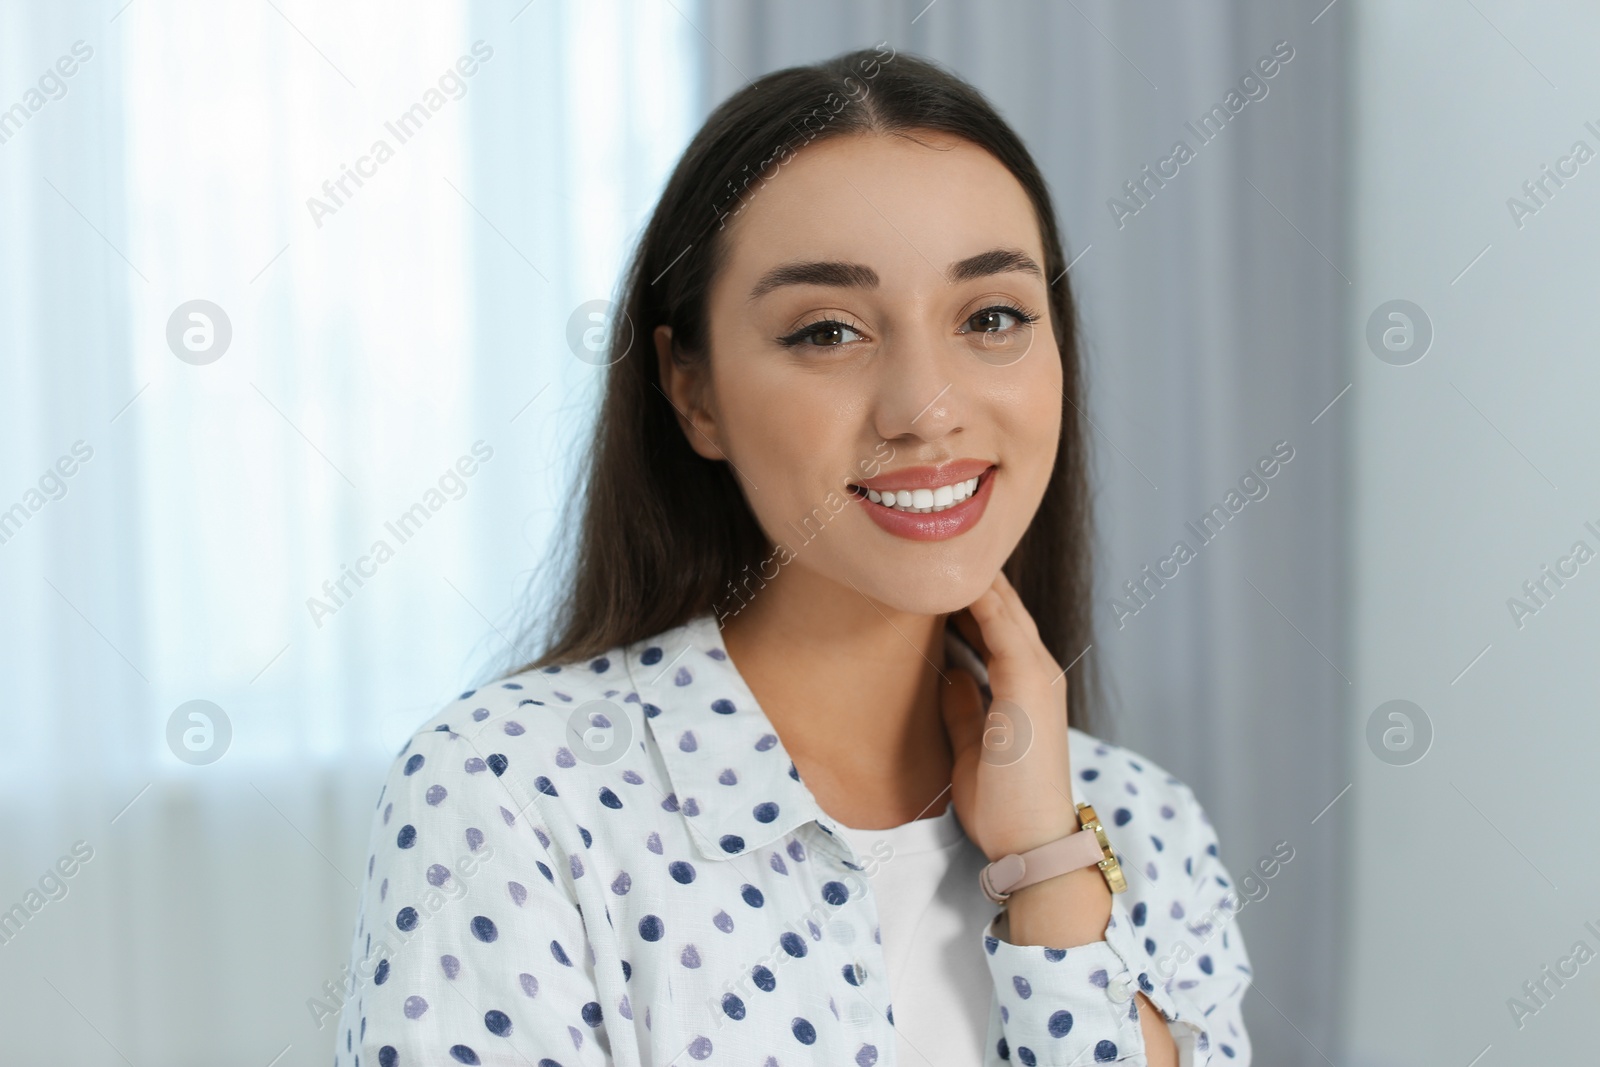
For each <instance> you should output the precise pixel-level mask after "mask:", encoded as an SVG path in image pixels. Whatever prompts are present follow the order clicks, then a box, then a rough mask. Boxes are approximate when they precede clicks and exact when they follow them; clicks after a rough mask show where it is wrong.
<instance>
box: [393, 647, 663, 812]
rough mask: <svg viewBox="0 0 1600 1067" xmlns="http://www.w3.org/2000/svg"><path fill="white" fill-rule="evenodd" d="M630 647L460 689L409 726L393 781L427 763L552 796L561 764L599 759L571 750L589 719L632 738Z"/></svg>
mask: <svg viewBox="0 0 1600 1067" xmlns="http://www.w3.org/2000/svg"><path fill="white" fill-rule="evenodd" d="M626 651H627V649H626V648H623V647H618V648H615V649H612V650H610V651H609V652H607V653H605V654H603V655H600V656H596V657H594V658H593V659H590V660H586V661H582V662H575V663H567V664H562V665H559V666H552V667H544V668H532V669H528V670H524V671H520V672H518V673H516V674H513V675H510V676H507V677H504V678H499V679H496V680H494V681H491V682H487V683H485V684H483V685H481V686H478V687H477V688H474V689H469V690H467V691H466V692H463V693H461V694H460V695H459V696H456V697H455V698H453V699H451V700H450V701H448V702H447V703H445V704H444V705H443V706H442V707H440V708H439V709H438V710H437V711H436V712H434V714H433V715H431V716H430V717H429V718H428V719H427V720H425V721H424V722H422V723H421V724H420V725H418V726H417V727H416V728H415V729H414V730H413V731H412V732H411V735H410V737H409V738H408V739H407V741H406V742H405V745H404V746H403V747H402V748H401V749H400V750H399V752H397V753H396V755H395V757H394V760H393V765H392V768H391V771H390V779H389V780H390V782H391V784H393V783H394V782H396V780H397V779H402V778H409V777H411V776H413V775H417V774H418V773H419V772H420V771H422V770H423V768H424V767H427V768H428V769H429V774H428V775H427V777H429V778H430V779H431V778H434V777H436V776H438V775H442V774H449V775H450V776H451V778H452V779H454V780H455V781H456V782H457V783H458V784H459V785H460V787H462V788H467V789H470V788H472V787H474V786H478V787H480V788H481V787H484V786H488V785H490V784H492V783H494V782H495V781H496V780H497V779H498V780H499V784H500V785H501V786H502V787H513V788H514V791H516V792H523V791H526V792H527V793H528V794H529V796H528V797H527V798H526V799H532V796H531V794H533V793H545V794H547V795H548V796H551V797H554V796H555V795H556V792H555V790H554V788H553V787H551V786H550V781H551V779H552V777H553V776H554V775H555V774H556V773H557V772H558V770H559V769H568V768H572V767H574V766H575V765H576V764H578V763H579V762H595V760H594V758H593V755H592V753H591V752H589V751H588V750H584V751H583V752H582V753H581V755H582V756H583V757H584V759H583V760H581V761H580V759H579V756H578V755H575V754H574V747H575V746H577V747H580V748H581V744H580V739H582V738H584V736H585V734H586V732H588V731H590V730H591V728H592V727H596V726H599V727H624V728H622V729H614V730H609V731H607V732H606V737H607V738H608V739H610V741H611V742H612V743H620V744H622V745H630V744H633V743H635V732H634V731H633V730H632V729H631V728H628V727H631V725H632V723H633V722H635V721H636V720H637V719H641V718H642V717H643V713H642V712H640V711H638V710H635V713H634V714H633V715H629V714H627V713H626V712H625V711H624V709H623V705H625V704H627V703H634V704H637V703H638V702H639V696H638V693H637V691H636V690H635V689H634V687H633V686H632V683H631V682H630V679H629V676H628V670H627V662H626V656H625V653H626ZM508 770H514V773H511V774H508V773H507V772H508ZM493 791H494V792H497V793H498V792H500V790H499V789H495V790H493Z"/></svg>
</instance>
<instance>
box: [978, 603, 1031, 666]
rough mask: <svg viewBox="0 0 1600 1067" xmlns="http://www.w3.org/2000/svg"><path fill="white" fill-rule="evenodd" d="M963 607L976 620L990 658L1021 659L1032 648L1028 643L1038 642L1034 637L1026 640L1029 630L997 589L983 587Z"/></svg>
mask: <svg viewBox="0 0 1600 1067" xmlns="http://www.w3.org/2000/svg"><path fill="white" fill-rule="evenodd" d="M967 610H968V611H969V612H971V613H972V617H973V618H974V619H975V620H977V623H978V626H979V628H980V629H981V631H982V633H983V640H984V642H985V643H986V644H987V646H988V648H989V652H990V653H991V656H990V658H991V659H992V660H995V661H1006V662H1021V661H1024V660H1026V659H1028V658H1030V657H1031V656H1032V655H1033V653H1034V652H1035V651H1036V650H1035V649H1033V648H1032V647H1031V646H1032V645H1034V644H1037V643H1038V642H1037V639H1036V638H1034V639H1032V640H1030V635H1029V633H1028V632H1027V630H1026V629H1024V628H1023V626H1022V625H1020V624H1019V622H1018V621H1017V617H1016V613H1015V612H1013V611H1012V610H1011V607H1010V606H1009V605H1008V604H1007V603H1006V602H1005V600H1004V598H1003V597H1002V595H1001V593H1000V591H999V590H998V589H994V588H991V589H988V590H986V591H985V592H984V594H983V595H982V596H980V597H979V598H978V599H977V600H974V601H973V602H972V603H971V604H970V605H968V607H967Z"/></svg>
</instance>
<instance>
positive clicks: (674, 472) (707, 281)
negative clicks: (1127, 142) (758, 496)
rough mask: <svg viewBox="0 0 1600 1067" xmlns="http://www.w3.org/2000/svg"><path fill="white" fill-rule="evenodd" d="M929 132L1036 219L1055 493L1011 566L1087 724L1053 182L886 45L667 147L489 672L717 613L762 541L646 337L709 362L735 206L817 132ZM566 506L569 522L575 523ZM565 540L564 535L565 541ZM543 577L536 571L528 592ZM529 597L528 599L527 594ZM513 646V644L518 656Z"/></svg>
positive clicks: (549, 661) (970, 101)
mask: <svg viewBox="0 0 1600 1067" xmlns="http://www.w3.org/2000/svg"><path fill="white" fill-rule="evenodd" d="M920 130H933V131H940V132H943V133H947V134H953V135H955V136H958V137H961V138H964V139H966V140H968V141H970V142H972V143H974V144H976V145H978V146H980V147H982V148H984V149H986V150H987V151H988V152H989V153H990V154H991V155H993V156H994V157H995V158H996V159H998V160H999V161H1000V162H1001V163H1002V164H1004V165H1005V167H1006V169H1008V170H1009V171H1010V172H1011V174H1012V175H1013V176H1014V177H1015V178H1016V179H1017V181H1018V182H1019V183H1021V185H1022V188H1023V190H1024V191H1025V192H1026V193H1027V194H1028V198H1029V199H1030V200H1031V201H1032V203H1033V207H1034V212H1035V214H1036V215H1037V217H1038V222H1039V229H1040V236H1041V238H1042V242H1041V243H1042V244H1043V246H1044V256H1045V263H1044V268H1045V275H1046V277H1047V278H1048V279H1051V280H1050V282H1049V293H1050V296H1049V299H1050V310H1051V319H1052V321H1053V322H1054V325H1055V340H1056V344H1057V346H1058V348H1059V350H1060V354H1061V366H1062V371H1063V374H1062V390H1063V397H1062V405H1061V407H1062V419H1061V440H1060V444H1059V447H1058V449H1057V455H1056V462H1055V467H1054V469H1053V470H1052V471H1051V474H1050V483H1049V487H1048V489H1047V490H1046V492H1045V495H1044V499H1043V501H1042V503H1041V504H1040V506H1039V510H1038V511H1037V513H1036V514H1035V515H1034V517H1033V522H1032V523H1031V524H1030V525H1029V527H1028V529H1027V531H1026V533H1024V535H1023V537H1022V539H1021V541H1020V542H1019V543H1018V545H1017V547H1016V549H1015V551H1013V552H1012V554H1011V557H1010V559H1009V560H1008V561H1007V562H1006V565H1005V573H1006V576H1007V577H1008V578H1009V579H1010V580H1011V582H1012V584H1013V585H1014V586H1015V587H1016V589H1017V591H1018V593H1020V594H1021V596H1022V601H1023V603H1024V604H1025V605H1026V606H1027V608H1028V611H1029V612H1030V613H1032V615H1033V618H1034V621H1035V622H1036V623H1037V625H1038V627H1039V635H1040V637H1041V638H1042V639H1043V641H1044V644H1045V647H1047V648H1048V649H1049V650H1050V652H1051V654H1052V655H1053V656H1054V657H1055V658H1056V660H1057V662H1059V663H1060V664H1061V665H1062V666H1068V665H1071V667H1070V669H1069V670H1068V673H1067V684H1068V691H1067V698H1068V707H1069V709H1070V712H1069V714H1070V716H1071V719H1072V722H1073V725H1075V726H1077V727H1078V728H1079V729H1085V730H1087V729H1089V726H1088V725H1087V724H1088V723H1089V722H1091V721H1098V717H1097V715H1096V712H1097V710H1098V708H1099V707H1100V690H1101V684H1100V679H1099V676H1098V671H1097V670H1096V669H1095V657H1094V654H1093V652H1092V651H1088V650H1090V649H1091V648H1092V645H1093V637H1092V628H1093V609H1092V604H1091V597H1092V588H1091V587H1092V583H1093V575H1092V555H1093V552H1092V538H1093V523H1092V519H1091V513H1090V493H1089V485H1088V457H1087V451H1086V448H1087V434H1086V433H1085V421H1086V417H1085V416H1084V414H1083V407H1084V395H1083V394H1084V382H1083V374H1082V368H1081V356H1080V353H1079V344H1078V320H1077V309H1076V307H1075V305H1074V303H1073V299H1072V292H1071V289H1070V287H1069V286H1068V282H1067V271H1066V260H1065V258H1064V255H1063V251H1062V247H1061V238H1060V235H1059V233H1058V229H1057V226H1056V218H1055V211H1054V208H1053V207H1052V206H1051V201H1050V192H1049V189H1048V187H1047V186H1046V184H1045V181H1044V178H1043V176H1041V174H1040V173H1039V168H1038V166H1037V165H1036V164H1035V163H1034V160H1033V157H1032V156H1031V155H1030V154H1029V153H1028V150H1027V149H1026V148H1025V147H1023V144H1022V141H1021V140H1020V139H1019V138H1018V137H1017V135H1016V133H1015V131H1013V130H1012V129H1011V127H1010V126H1009V125H1007V124H1006V122H1005V121H1004V120H1003V119H1002V118H1001V117H1000V115H999V114H998V113H997V112H996V111H995V110H994V108H993V107H992V106H991V105H990V104H989V102H988V101H987V100H986V99H984V97H983V96H982V94H980V93H979V92H978V91H977V90H976V89H974V88H973V87H972V86H970V85H968V84H967V83H966V82H964V81H962V80H961V79H960V78H958V77H956V76H955V75H953V74H951V73H949V72H948V71H946V70H944V69H943V68H941V67H939V66H936V65H935V64H934V63H932V62H930V61H928V60H926V59H922V58H919V57H915V56H911V55H907V54H904V53H900V54H896V53H894V52H893V51H892V50H890V49H888V48H887V46H883V45H880V46H879V47H878V48H876V49H861V50H858V51H853V52H846V53H844V54H842V55H839V56H836V57H834V58H832V59H829V60H827V61H825V62H821V63H815V64H811V65H808V66H799V67H790V68H787V69H785V70H780V71H775V72H773V73H771V74H768V75H766V76H765V77H762V78H760V79H758V80H756V81H755V82H753V83H751V84H750V85H748V86H746V87H745V88H744V89H742V90H740V91H739V92H737V93H734V94H733V95H732V96H730V97H729V98H728V99H727V100H725V101H723V103H722V104H721V105H720V106H719V107H717V108H716V110H715V111H713V112H712V113H711V115H710V117H709V118H707V119H706V122H705V125H704V126H702V127H701V129H700V131H699V132H698V133H697V134H696V135H695V137H694V140H693V141H691V142H690V143H689V146H688V148H687V149H686V150H685V151H684V153H683V157H682V159H680V160H679V161H678V165H677V167H676V168H675V169H674V170H673V172H672V176H671V178H670V179H669V180H668V182H667V185H666V189H665V190H664V191H663V192H662V194H661V199H660V201H659V202H658V203H657V205H656V208H655V211H654V213H653V214H652V215H651V217H650V222H649V224H648V226H647V227H646V229H645V231H644V234H643V236H642V237H641V238H640V241H639V245H638V247H637V249H636V250H635V252H634V255H633V258H632V261H631V262H630V264H629V267H628V271H627V274H626V280H625V283H624V288H623V293H622V296H621V302H620V306H618V307H617V308H615V309H614V312H613V314H614V315H615V314H617V313H620V315H621V316H623V317H618V318H616V319H615V320H614V321H613V323H612V324H611V325H612V327H613V328H612V329H611V330H610V331H609V336H610V338H611V340H610V345H611V347H610V348H609V349H608V350H607V352H606V356H607V357H608V359H609V366H608V367H607V369H606V372H605V373H606V375H607V377H606V382H605V389H604V398H603V400H602V401H601V406H600V413H599V419H598V421H597V423H596V425H595V428H594V436H593V439H592V442H591V444H590V447H589V450H588V456H589V462H588V464H587V465H586V467H585V468H584V470H583V471H582V474H581V476H580V485H579V487H578V488H579V492H578V493H577V494H575V495H574V496H573V497H572V498H570V499H569V503H568V507H572V506H574V505H576V506H578V507H581V515H580V516H579V517H578V519H577V521H576V523H573V522H571V521H565V522H563V523H562V524H561V527H562V530H563V531H565V534H566V540H565V542H564V544H562V546H561V547H560V549H559V550H558V552H557V553H556V554H554V555H552V557H551V561H550V562H553V563H555V564H556V565H557V566H558V567H559V569H560V570H561V571H562V572H563V573H562V574H561V580H558V581H556V582H554V583H552V584H551V585H549V586H546V590H547V592H546V594H545V595H546V597H547V599H548V600H549V601H550V602H549V603H548V604H547V605H545V606H543V607H534V608H533V611H534V617H533V618H532V619H531V620H530V621H529V623H528V624H527V626H526V628H525V630H524V633H523V636H522V645H521V648H522V649H527V648H529V647H540V646H542V647H543V648H544V651H543V652H542V653H541V654H539V655H538V658H536V659H534V660H533V661H532V662H530V663H523V664H521V665H519V666H515V667H511V668H509V669H508V670H507V671H506V673H505V674H503V675H501V676H500V677H502V678H504V677H508V676H510V675H511V674H516V673H520V672H522V671H525V670H529V669H533V668H539V667H546V666H551V665H555V664H566V663H573V662H577V661H581V660H586V659H591V658H593V657H596V656H598V655H600V654H601V653H603V652H606V651H608V650H610V649H612V648H615V647H617V646H619V645H624V644H630V643H632V642H634V641H638V640H641V639H643V638H646V637H650V636H653V635H655V634H658V633H660V632H662V631H663V630H667V629H670V628H672V627H674V626H678V625H680V624H682V623H684V622H687V621H688V620H689V619H691V618H692V617H694V616H696V615H699V614H702V613H706V612H710V611H712V610H713V606H714V605H715V604H716V603H718V602H719V600H721V599H722V598H724V597H725V595H726V594H725V591H726V590H729V589H731V588H733V587H734V585H735V583H738V582H739V581H740V580H741V576H745V577H746V579H747V578H748V574H749V572H750V570H751V569H759V567H760V566H761V564H762V561H763V560H766V559H768V558H770V555H771V550H772V546H771V544H770V543H769V541H768V539H767V537H766V535H765V534H764V533H763V532H762V530H761V527H760V526H759V525H758V524H757V522H756V520H755V516H754V515H753V514H752V513H751V511H750V508H749V505H748V504H747V502H746V501H745V498H744V493H743V490H742V489H741V488H740V486H739V484H738V482H737V481H736V479H735V478H734V476H733V474H732V473H731V472H730V471H729V468H728V465H727V464H726V463H723V462H720V461H712V460H708V459H705V458H703V457H702V456H700V455H698V454H697V453H696V452H695V451H694V450H693V449H692V448H690V446H689V443H688V441H687V439H686V438H685V437H684V434H683V431H682V429H681V428H680V427H679V425H678V422H677V419H676V415H675V412H674V410H673V408H672V406H671V404H670V402H669V401H668V400H667V398H666V395H665V394H664V393H663V392H662V391H661V388H660V381H659V375H658V367H657V363H656V359H655V353H654V347H653V344H652V335H653V333H654V330H655V327H657V326H659V325H662V324H665V325H667V326H670V327H671V328H672V337H673V346H672V347H673V358H674V359H676V360H678V361H680V362H682V363H689V362H693V361H698V360H704V359H706V358H708V356H709V351H708V345H707V338H708V330H707V321H706V304H707V299H706V297H707V292H708V290H709V288H710V286H711V281H712V278H713V277H714V276H715V274H716V271H717V269H718V266H719V265H720V263H721V261H722V257H723V255H724V254H725V249H724V247H723V242H722V240H721V239H720V234H721V231H722V229H723V228H724V226H725V225H726V221H727V219H728V218H729V217H731V216H732V215H734V214H737V213H738V211H739V210H741V208H742V207H743V205H744V204H745V203H746V202H747V201H748V199H749V198H750V197H751V196H753V195H757V194H758V192H759V190H760V188H761V186H762V185H763V184H765V182H766V181H769V180H772V178H773V177H775V176H776V174H777V172H778V170H779V169H780V168H781V167H782V166H783V165H784V164H785V163H786V162H787V161H788V160H789V159H790V158H792V156H793V153H794V152H796V151H798V150H800V149H803V147H804V146H805V145H806V144H808V143H811V142H814V141H817V140H821V139H824V138H829V137H839V136H843V135H846V134H862V133H894V132H907V133H912V132H915V131H920ZM569 518H570V517H569ZM573 535H575V536H573ZM537 584H538V581H537V579H535V581H534V582H531V583H530V592H531V591H533V590H534V589H536V588H537ZM531 605H532V600H531V598H530V606H531ZM513 654H514V655H520V653H517V652H514V653H513Z"/></svg>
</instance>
